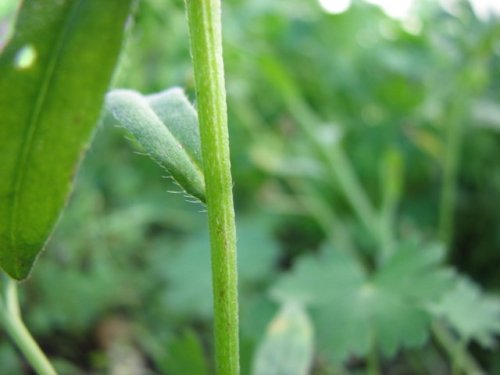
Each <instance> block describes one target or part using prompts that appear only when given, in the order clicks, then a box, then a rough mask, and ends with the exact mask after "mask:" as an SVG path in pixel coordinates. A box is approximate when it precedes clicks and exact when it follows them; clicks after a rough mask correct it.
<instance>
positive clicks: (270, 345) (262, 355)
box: [253, 302, 314, 375]
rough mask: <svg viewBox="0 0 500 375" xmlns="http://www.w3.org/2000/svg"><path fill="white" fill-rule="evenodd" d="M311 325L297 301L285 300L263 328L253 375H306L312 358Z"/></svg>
mask: <svg viewBox="0 0 500 375" xmlns="http://www.w3.org/2000/svg"><path fill="white" fill-rule="evenodd" d="M313 345H314V343H313V327H312V324H311V321H310V319H309V317H308V316H307V313H306V311H305V310H304V308H303V306H302V305H301V304H298V303H295V302H287V303H285V305H283V307H282V308H281V310H280V311H279V312H278V314H277V315H276V317H275V318H274V319H273V320H272V321H271V323H270V324H269V326H268V328H267V333H266V336H265V337H264V340H263V341H262V343H261V344H260V346H259V349H258V350H257V354H256V357H255V360H254V367H253V375H306V374H308V373H309V369H310V368H311V364H312V360H313Z"/></svg>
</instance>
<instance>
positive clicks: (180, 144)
mask: <svg viewBox="0 0 500 375" xmlns="http://www.w3.org/2000/svg"><path fill="white" fill-rule="evenodd" d="M106 105H107V108H108V109H109V111H110V112H111V113H112V114H113V116H114V117H115V118H116V119H117V120H118V121H119V122H120V124H121V125H122V126H124V127H125V129H127V130H128V131H129V132H130V133H132V135H133V136H134V137H135V139H136V140H137V141H138V142H139V143H140V145H141V146H142V147H143V148H144V150H145V151H146V152H147V153H148V154H149V156H151V158H152V159H153V160H155V161H156V162H157V163H158V164H159V165H160V166H162V167H163V168H165V169H166V170H167V171H168V172H169V173H170V174H171V175H172V177H173V178H174V179H175V181H176V182H177V183H178V184H179V185H180V186H181V188H183V189H184V190H185V191H186V193H188V194H190V195H192V196H193V197H196V198H198V199H199V200H201V201H202V202H204V201H205V178H204V176H203V167H202V160H201V146H200V134H199V126H198V117H197V115H196V111H195V109H194V108H193V106H192V105H191V103H189V101H188V100H187V98H186V96H185V95H184V93H183V91H182V90H181V89H179V88H172V89H169V90H166V91H164V92H161V93H158V94H154V95H151V96H142V95H141V94H139V93H137V92H135V91H132V90H114V91H112V92H111V93H109V94H108V96H107V98H106Z"/></svg>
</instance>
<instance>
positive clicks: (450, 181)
mask: <svg viewBox="0 0 500 375" xmlns="http://www.w3.org/2000/svg"><path fill="white" fill-rule="evenodd" d="M464 105H465V100H464V98H463V97H460V98H458V99H456V101H455V104H454V106H453V107H452V108H451V114H450V121H449V123H448V124H447V129H446V130H447V131H446V140H445V145H446V146H445V153H444V159H443V184H442V188H441V201H440V206H439V237H440V239H441V241H442V242H443V243H444V244H445V246H447V247H448V246H450V245H451V240H452V238H453V224H454V223H453V222H454V220H453V216H454V213H455V201H456V184H457V175H458V167H459V161H460V160H459V159H460V149H461V145H462V132H463V129H462V123H461V121H462V120H461V118H462V117H463V115H464V110H463V107H464Z"/></svg>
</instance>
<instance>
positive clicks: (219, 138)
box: [186, 0, 239, 375]
mask: <svg viewBox="0 0 500 375" xmlns="http://www.w3.org/2000/svg"><path fill="white" fill-rule="evenodd" d="M186 8H187V17H188V24H189V34H190V41H191V54H192V60H193V65H194V77H195V83H196V97H197V108H198V117H199V121H200V135H201V147H202V155H203V168H204V174H205V182H206V196H207V209H208V222H209V229H210V241H211V248H212V280H213V291H214V314H215V356H216V368H217V373H218V374H219V375H236V374H239V344H238V290H237V270H236V234H235V222H234V208H233V194H232V178H231V168H230V159H229V139H228V129H227V108H226V91H225V84H224V65H223V58H222V35H221V5H220V0H186Z"/></svg>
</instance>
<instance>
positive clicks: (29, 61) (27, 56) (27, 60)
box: [14, 44, 37, 70]
mask: <svg viewBox="0 0 500 375" xmlns="http://www.w3.org/2000/svg"><path fill="white" fill-rule="evenodd" d="M36 58H37V54H36V50H35V48H34V47H33V46H32V45H31V44H27V45H25V46H24V47H23V48H21V49H20V50H19V51H18V52H17V53H16V57H15V58H14V66H15V67H16V69H19V70H24V69H28V68H30V67H31V66H33V64H34V63H35V61H36Z"/></svg>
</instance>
